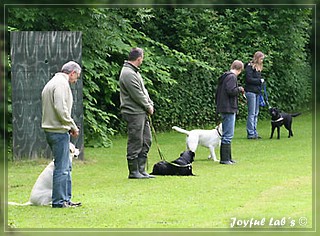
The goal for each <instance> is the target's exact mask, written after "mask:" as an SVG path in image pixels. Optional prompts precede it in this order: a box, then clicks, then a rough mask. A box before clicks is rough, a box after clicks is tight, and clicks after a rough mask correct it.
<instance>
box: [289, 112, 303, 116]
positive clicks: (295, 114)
mask: <svg viewBox="0 0 320 236" xmlns="http://www.w3.org/2000/svg"><path fill="white" fill-rule="evenodd" d="M300 115H301V113H300V112H299V113H294V114H291V116H292V117H296V116H300Z"/></svg>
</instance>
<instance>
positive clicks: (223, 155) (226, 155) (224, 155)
mask: <svg viewBox="0 0 320 236" xmlns="http://www.w3.org/2000/svg"><path fill="white" fill-rule="evenodd" d="M230 158H231V145H230V144H225V143H221V146H220V164H225V165H232V164H233V163H232V162H231V161H230Z"/></svg>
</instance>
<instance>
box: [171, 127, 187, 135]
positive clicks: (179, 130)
mask: <svg viewBox="0 0 320 236" xmlns="http://www.w3.org/2000/svg"><path fill="white" fill-rule="evenodd" d="M172 129H174V130H175V131H178V132H180V133H183V134H186V135H189V133H190V132H189V131H188V130H185V129H181V128H179V127H178V126H173V127H172Z"/></svg>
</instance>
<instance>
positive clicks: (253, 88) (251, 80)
mask: <svg viewBox="0 0 320 236" xmlns="http://www.w3.org/2000/svg"><path fill="white" fill-rule="evenodd" d="M245 70H246V80H245V86H244V90H245V91H246V92H251V93H255V94H260V93H261V84H262V83H261V79H262V76H261V72H260V71H257V70H256V69H253V68H252V65H251V64H250V63H248V64H246V66H245Z"/></svg>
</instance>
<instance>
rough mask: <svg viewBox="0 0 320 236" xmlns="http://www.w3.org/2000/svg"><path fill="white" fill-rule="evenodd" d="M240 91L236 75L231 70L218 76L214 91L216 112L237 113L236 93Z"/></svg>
mask: <svg viewBox="0 0 320 236" xmlns="http://www.w3.org/2000/svg"><path fill="white" fill-rule="evenodd" d="M240 93H241V91H240V88H239V86H238V81H237V76H236V75H235V74H234V73H232V72H225V73H224V74H223V75H222V76H220V78H219V81H218V88H217V91H216V98H215V99H216V105H217V112H218V113H238V95H239V94H240Z"/></svg>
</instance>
